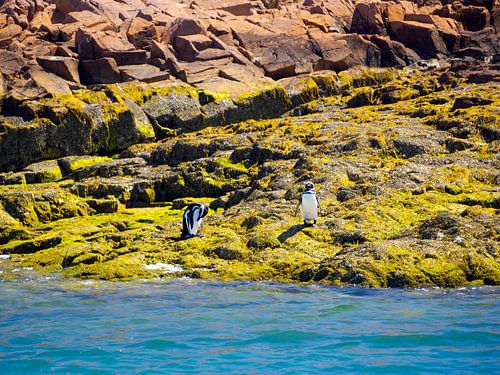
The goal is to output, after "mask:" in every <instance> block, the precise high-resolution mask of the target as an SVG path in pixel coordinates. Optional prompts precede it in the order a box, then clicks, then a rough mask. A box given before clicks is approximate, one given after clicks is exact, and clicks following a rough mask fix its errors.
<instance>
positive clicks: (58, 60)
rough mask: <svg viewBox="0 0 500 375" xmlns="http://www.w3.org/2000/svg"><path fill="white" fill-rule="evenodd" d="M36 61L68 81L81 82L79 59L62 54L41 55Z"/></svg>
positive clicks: (46, 69)
mask: <svg viewBox="0 0 500 375" xmlns="http://www.w3.org/2000/svg"><path fill="white" fill-rule="evenodd" d="M36 61H37V62H38V64H39V65H40V66H41V67H42V68H43V69H44V70H45V71H47V72H49V73H54V74H56V75H57V76H59V77H61V78H64V79H65V80H67V81H73V82H76V83H80V75H79V73H78V60H77V59H73V58H71V57H61V56H39V57H37V59H36Z"/></svg>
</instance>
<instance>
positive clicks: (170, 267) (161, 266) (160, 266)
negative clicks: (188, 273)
mask: <svg viewBox="0 0 500 375" xmlns="http://www.w3.org/2000/svg"><path fill="white" fill-rule="evenodd" d="M144 268H145V269H147V270H150V271H154V270H161V271H163V273H172V272H179V271H184V268H182V267H181V266H177V265H175V264H168V263H155V264H145V265H144Z"/></svg>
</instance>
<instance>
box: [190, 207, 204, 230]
mask: <svg viewBox="0 0 500 375" xmlns="http://www.w3.org/2000/svg"><path fill="white" fill-rule="evenodd" d="M202 220H203V218H202V217H201V210H200V209H199V208H196V209H195V210H194V212H193V226H192V227H191V230H190V233H191V234H192V235H195V234H196V233H198V229H200V226H201V222H202Z"/></svg>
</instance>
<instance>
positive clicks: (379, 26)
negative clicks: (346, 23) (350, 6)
mask: <svg viewBox="0 0 500 375" xmlns="http://www.w3.org/2000/svg"><path fill="white" fill-rule="evenodd" d="M351 32H352V33H359V34H380V35H386V34H387V30H386V29H385V25H384V20H383V18H382V10H381V6H380V3H379V2H370V3H365V2H361V3H358V4H356V8H355V9H354V13H353V16H352V23H351Z"/></svg>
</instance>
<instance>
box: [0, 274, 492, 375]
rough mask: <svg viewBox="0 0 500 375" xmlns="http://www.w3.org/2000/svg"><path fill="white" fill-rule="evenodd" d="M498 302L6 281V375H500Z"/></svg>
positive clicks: (430, 295)
mask: <svg viewBox="0 0 500 375" xmlns="http://www.w3.org/2000/svg"><path fill="white" fill-rule="evenodd" d="M499 295H500V289H499V288H494V287H476V288H468V289H460V290H455V291H450V290H443V289H430V290H425V289H421V290H400V289H388V290H373V289H362V288H325V287H319V286H305V287H302V286H291V285H274V284H258V283H257V284H255V283H234V284H219V283H206V282H201V281H192V280H185V281H182V280H181V281H170V282H158V283H136V284H129V283H120V284H116V283H83V282H71V283H70V282H64V281H60V280H59V281H58V280H32V281H25V282H0V317H1V318H0V374H23V373H26V374H33V373H37V374H38V373H44V374H150V373H165V374H193V373H196V374H220V373H226V374H317V373H333V374H338V373H350V374H352V373H370V374H371V373H380V374H391V373H393V374H402V373H404V374H412V373H418V374H420V373H438V372H442V373H443V374H494V373H497V374H498V373H499V369H500V330H499V328H500V327H499V325H500V322H499V320H500V318H499V316H500V304H499Z"/></svg>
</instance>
